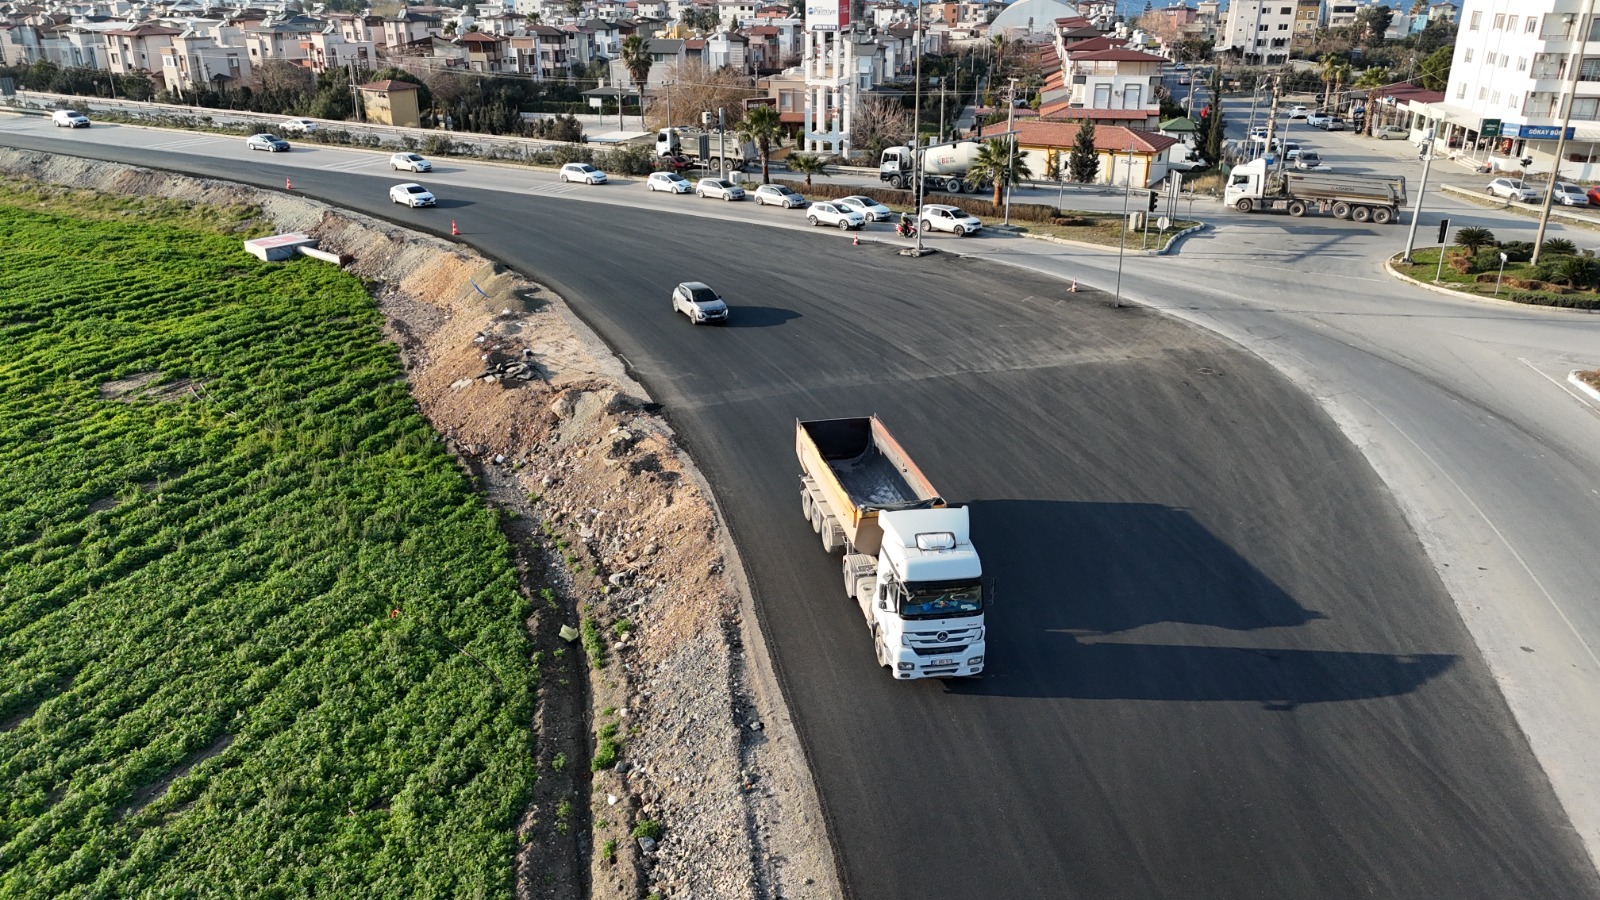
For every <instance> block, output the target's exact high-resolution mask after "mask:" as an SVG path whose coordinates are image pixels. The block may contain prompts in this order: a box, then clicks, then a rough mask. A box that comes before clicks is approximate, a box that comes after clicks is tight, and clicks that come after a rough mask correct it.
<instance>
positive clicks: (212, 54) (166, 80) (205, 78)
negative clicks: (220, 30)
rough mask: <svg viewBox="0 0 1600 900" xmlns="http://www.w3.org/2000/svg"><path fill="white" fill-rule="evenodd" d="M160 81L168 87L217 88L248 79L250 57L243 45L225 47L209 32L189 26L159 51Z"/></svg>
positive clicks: (190, 88) (182, 88) (249, 74)
mask: <svg viewBox="0 0 1600 900" xmlns="http://www.w3.org/2000/svg"><path fill="white" fill-rule="evenodd" d="M160 72H161V81H162V83H163V84H165V85H166V86H167V87H168V88H176V89H179V90H193V89H197V88H206V89H213V90H214V89H218V88H222V87H226V86H228V85H230V84H239V83H241V82H246V81H249V80H250V78H251V74H252V73H251V66H250V56H249V54H248V52H247V51H246V50H245V48H244V47H241V46H226V45H224V44H221V43H219V42H218V40H217V38H216V37H215V36H214V35H212V34H202V33H200V32H198V31H196V30H195V29H192V28H191V29H189V30H187V31H185V32H183V33H182V34H179V35H177V36H175V37H173V39H172V46H170V47H167V48H165V49H163V50H162V51H161V69H160Z"/></svg>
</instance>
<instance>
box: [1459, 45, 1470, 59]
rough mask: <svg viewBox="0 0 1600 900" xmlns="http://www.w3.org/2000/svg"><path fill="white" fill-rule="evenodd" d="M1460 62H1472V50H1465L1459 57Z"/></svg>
mask: <svg viewBox="0 0 1600 900" xmlns="http://www.w3.org/2000/svg"><path fill="white" fill-rule="evenodd" d="M1461 61H1462V62H1472V48H1471V47H1468V48H1467V49H1466V51H1465V52H1464V53H1463V54H1462V55H1461Z"/></svg>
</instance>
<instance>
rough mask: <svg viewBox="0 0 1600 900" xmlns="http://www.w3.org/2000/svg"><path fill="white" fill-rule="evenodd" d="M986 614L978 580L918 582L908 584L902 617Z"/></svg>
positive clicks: (902, 606) (901, 605) (902, 607)
mask: <svg viewBox="0 0 1600 900" xmlns="http://www.w3.org/2000/svg"><path fill="white" fill-rule="evenodd" d="M982 612H983V583H982V582H979V581H917V582H912V583H909V584H907V585H905V593H904V594H902V595H901V598H900V615H901V616H902V617H904V618H907V619H943V618H947V617H950V616H975V615H978V614H980V613H982Z"/></svg>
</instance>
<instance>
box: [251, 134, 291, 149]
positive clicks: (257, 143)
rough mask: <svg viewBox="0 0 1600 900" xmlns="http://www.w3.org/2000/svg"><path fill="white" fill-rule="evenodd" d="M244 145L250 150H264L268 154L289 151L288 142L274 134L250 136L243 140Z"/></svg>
mask: <svg viewBox="0 0 1600 900" xmlns="http://www.w3.org/2000/svg"><path fill="white" fill-rule="evenodd" d="M244 145H245V146H246V147H249V148H250V149H251V150H266V151H267V152H269V153H277V152H278V151H279V150H288V149H289V142H288V141H286V140H284V139H283V138H281V137H278V136H277V135H275V134H252V135H250V136H249V137H247V138H245V139H244Z"/></svg>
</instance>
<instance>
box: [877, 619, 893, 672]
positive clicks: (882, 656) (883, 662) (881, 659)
mask: <svg viewBox="0 0 1600 900" xmlns="http://www.w3.org/2000/svg"><path fill="white" fill-rule="evenodd" d="M872 652H873V655H875V656H877V657H878V665H880V666H882V667H884V668H885V669H890V670H893V668H894V667H893V666H891V665H889V654H888V652H887V651H886V650H885V649H884V646H883V635H881V634H879V633H878V627H877V626H876V625H874V626H873V627H872Z"/></svg>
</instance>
